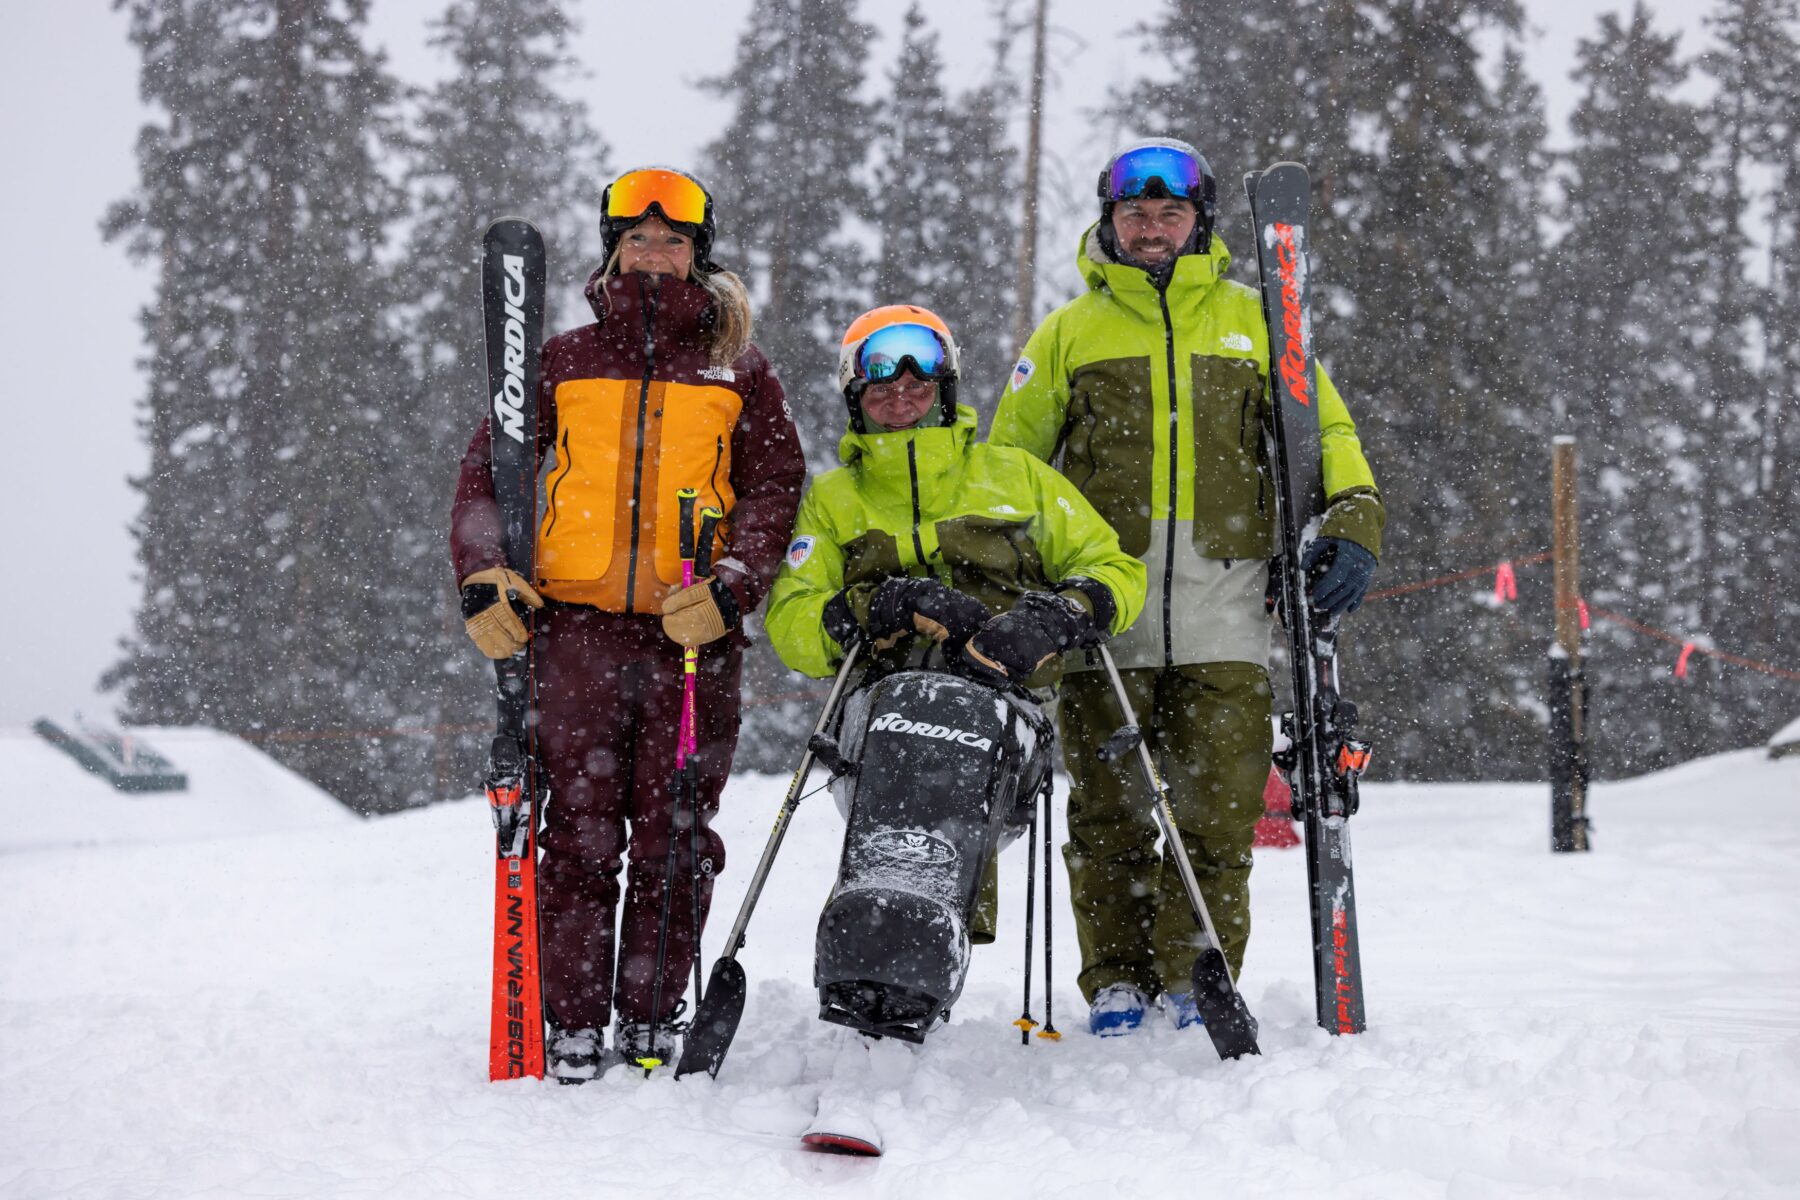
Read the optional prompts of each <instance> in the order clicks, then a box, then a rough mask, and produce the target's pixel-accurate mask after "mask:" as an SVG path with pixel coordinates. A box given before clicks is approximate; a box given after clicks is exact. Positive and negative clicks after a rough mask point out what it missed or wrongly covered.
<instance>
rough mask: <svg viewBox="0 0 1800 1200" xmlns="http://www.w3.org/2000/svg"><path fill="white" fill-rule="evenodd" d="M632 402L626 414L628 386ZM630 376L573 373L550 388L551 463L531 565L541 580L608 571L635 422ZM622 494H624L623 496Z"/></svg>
mask: <svg viewBox="0 0 1800 1200" xmlns="http://www.w3.org/2000/svg"><path fill="white" fill-rule="evenodd" d="M628 388H629V389H630V390H631V392H632V397H633V400H634V403H633V404H632V405H631V406H630V408H631V410H632V411H631V412H630V413H629V414H628V413H627V407H628V406H627V404H626V390H627V389H628ZM637 388H638V385H637V383H636V381H631V382H627V381H626V380H622V379H573V380H569V381H568V382H566V383H563V384H560V385H558V387H557V389H556V423H557V432H556V459H557V462H556V469H555V470H553V471H552V472H551V473H550V476H549V478H548V479H546V480H545V481H544V520H543V524H542V525H541V526H540V527H539V530H538V550H537V566H538V574H539V576H540V577H541V578H544V579H567V580H589V579H599V578H600V577H601V576H603V575H605V574H606V569H607V567H608V566H609V565H610V564H611V562H612V557H613V541H614V537H613V532H614V528H613V523H614V520H615V518H616V516H617V514H618V511H619V507H620V501H621V497H620V495H619V490H620V488H621V486H623V487H624V488H626V489H627V490H628V489H629V488H630V484H631V480H630V478H629V472H627V473H626V475H627V477H626V478H625V479H624V480H623V483H622V484H621V479H620V474H621V473H620V470H619V466H620V462H621V460H622V459H623V457H624V453H625V451H626V449H627V446H626V443H627V441H629V440H632V439H633V438H635V436H636V435H635V429H632V430H627V429H626V420H627V416H628V415H629V416H630V417H631V418H632V419H633V420H635V417H636V406H635V396H636V392H637ZM626 499H628V497H626Z"/></svg>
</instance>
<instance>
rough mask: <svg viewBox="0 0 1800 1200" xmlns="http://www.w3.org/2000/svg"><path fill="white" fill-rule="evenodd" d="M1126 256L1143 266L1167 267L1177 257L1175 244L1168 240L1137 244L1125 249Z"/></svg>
mask: <svg viewBox="0 0 1800 1200" xmlns="http://www.w3.org/2000/svg"><path fill="white" fill-rule="evenodd" d="M1125 255H1126V257H1127V258H1130V259H1131V260H1132V261H1133V262H1135V263H1138V264H1139V265H1141V266H1145V267H1161V266H1166V265H1168V263H1169V261H1170V260H1171V259H1173V258H1174V257H1175V243H1174V242H1171V241H1169V240H1168V239H1167V238H1155V239H1153V240H1149V241H1140V242H1135V243H1133V244H1132V245H1130V246H1127V247H1125ZM1153 255H1154V257H1153Z"/></svg>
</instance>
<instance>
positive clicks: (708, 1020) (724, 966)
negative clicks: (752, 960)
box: [675, 958, 748, 1079]
mask: <svg viewBox="0 0 1800 1200" xmlns="http://www.w3.org/2000/svg"><path fill="white" fill-rule="evenodd" d="M747 990H748V987H747V984H746V981H745V979H744V968H742V967H740V966H738V962H737V959H735V958H721V959H720V960H719V961H718V962H716V963H714V964H713V969H712V978H711V980H709V981H708V982H707V985H706V995H705V997H704V998H702V999H701V1001H700V1006H699V1007H698V1008H697V1009H695V1010H694V1019H693V1021H692V1022H691V1023H689V1025H688V1031H687V1036H686V1037H685V1038H684V1039H683V1040H682V1046H681V1058H680V1060H679V1061H678V1062H677V1063H676V1064H675V1078H677V1079H680V1078H681V1077H682V1076H684V1075H692V1074H694V1073H696V1072H698V1071H705V1072H706V1073H707V1074H708V1075H711V1076H712V1077H713V1078H715V1079H716V1078H718V1075H719V1068H720V1067H721V1066H722V1065H723V1064H724V1062H725V1054H726V1052H727V1051H729V1050H730V1049H731V1039H732V1038H734V1037H736V1036H737V1027H738V1021H740V1020H741V1019H742V1018H743V1016H744V995H745V993H746V991H747Z"/></svg>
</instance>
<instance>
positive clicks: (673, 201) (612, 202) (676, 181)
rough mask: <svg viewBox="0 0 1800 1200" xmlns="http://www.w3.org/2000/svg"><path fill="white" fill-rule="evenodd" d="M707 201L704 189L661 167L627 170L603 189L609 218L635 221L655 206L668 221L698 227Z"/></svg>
mask: <svg viewBox="0 0 1800 1200" xmlns="http://www.w3.org/2000/svg"><path fill="white" fill-rule="evenodd" d="M706 204H707V196H706V189H705V188H703V187H701V186H700V185H699V184H697V183H695V182H694V181H693V180H692V179H689V178H688V177H687V176H686V175H683V174H681V173H680V172H679V171H669V170H664V169H662V168H660V167H650V168H647V169H645V170H642V171H630V172H627V173H626V174H624V175H621V176H619V178H618V179H616V180H614V181H613V184H612V186H611V187H609V188H607V189H606V219H607V220H608V221H635V220H638V219H639V218H641V217H643V216H645V215H646V214H648V213H649V211H650V209H651V207H652V206H655V207H656V208H657V209H658V210H659V211H661V213H662V218H663V220H665V221H668V222H669V223H670V224H675V225H695V226H698V225H701V224H703V223H705V221H706Z"/></svg>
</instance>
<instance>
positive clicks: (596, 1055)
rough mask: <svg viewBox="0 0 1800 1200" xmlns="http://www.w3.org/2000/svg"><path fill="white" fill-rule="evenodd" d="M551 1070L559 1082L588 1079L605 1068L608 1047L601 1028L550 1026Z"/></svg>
mask: <svg viewBox="0 0 1800 1200" xmlns="http://www.w3.org/2000/svg"><path fill="white" fill-rule="evenodd" d="M545 1043H546V1044H545V1049H546V1050H547V1052H548V1053H547V1054H546V1055H545V1057H547V1058H548V1059H549V1060H550V1074H551V1076H552V1077H553V1078H554V1079H555V1080H556V1082H558V1083H586V1082H588V1080H590V1079H598V1078H599V1077H600V1073H601V1071H602V1070H604V1069H605V1054H606V1048H605V1046H604V1045H603V1044H602V1041H601V1037H600V1031H599V1030H597V1029H558V1028H556V1027H555V1026H554V1025H553V1026H551V1027H550V1036H549V1037H548V1038H546V1039H545Z"/></svg>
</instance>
